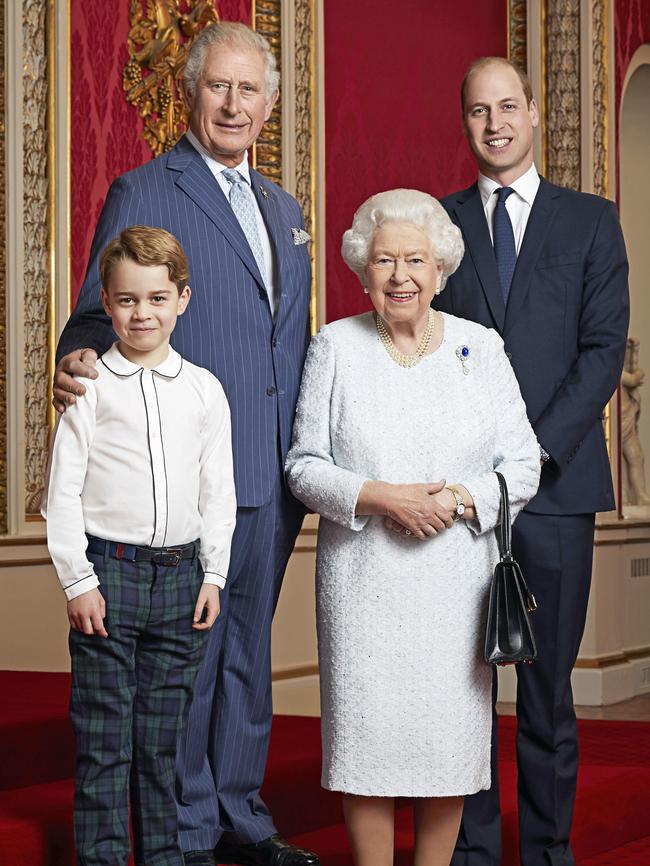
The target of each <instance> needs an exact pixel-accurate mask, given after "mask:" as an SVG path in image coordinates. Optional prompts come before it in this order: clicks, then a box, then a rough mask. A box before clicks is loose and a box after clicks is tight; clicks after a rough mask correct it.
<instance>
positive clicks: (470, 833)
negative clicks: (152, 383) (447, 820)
mask: <svg viewBox="0 0 650 866" xmlns="http://www.w3.org/2000/svg"><path fill="white" fill-rule="evenodd" d="M461 97H462V110H463V123H464V127H465V134H466V136H467V139H468V141H469V145H470V147H471V149H472V153H473V154H474V157H475V159H476V162H477V165H478V169H479V177H478V182H477V183H475V184H474V185H473V186H471V187H470V188H469V189H466V190H463V191H462V192H458V193H455V194H453V195H450V196H448V197H447V198H446V199H444V200H443V202H442V203H443V205H444V206H445V208H446V209H447V211H448V213H449V215H450V216H451V219H452V220H453V221H454V222H455V223H456V224H457V225H458V226H460V228H461V230H462V232H463V238H464V241H465V246H466V252H465V257H464V259H463V262H462V264H461V266H460V268H459V269H458V270H457V271H456V273H455V274H454V275H453V276H452V277H450V279H449V283H448V288H447V291H446V292H445V293H444V294H443V295H441V296H440V298H439V299H437V300H436V301H435V304H436V306H437V307H438V308H439V309H443V310H447V311H449V312H450V313H453V314H454V315H457V316H462V317H464V318H467V319H471V320H473V321H476V322H480V323H481V324H483V325H486V326H487V327H490V328H494V329H495V330H497V331H498V332H499V333H500V334H501V336H502V337H503V339H504V342H505V349H506V353H507V354H508V357H509V358H510V361H511V363H512V366H513V369H514V371H515V374H516V376H517V379H518V381H519V385H520V388H521V392H522V395H523V397H524V400H525V401H526V406H527V410H528V415H529V418H530V421H531V423H532V425H533V428H534V430H535V433H536V435H537V438H538V440H539V444H540V460H541V461H542V464H543V469H542V476H541V482H540V489H539V492H538V494H537V495H536V496H535V498H534V499H533V500H532V501H531V502H530V504H529V505H528V507H527V508H526V509H525V511H524V512H522V513H521V514H520V515H519V517H518V519H517V521H516V523H515V526H514V530H513V548H514V554H515V556H516V557H517V559H518V560H519V562H520V563H521V566H522V569H523V571H524V574H525V575H526V579H527V582H528V584H529V586H530V589H531V591H532V592H533V593H534V595H535V596H536V599H537V602H538V606H539V607H538V610H537V612H536V613H535V615H534V627H535V633H536V637H537V643H538V658H537V660H536V661H535V662H534V663H533V664H532V665H519V666H518V667H517V719H518V732H517V766H518V773H519V784H518V796H519V839H520V858H521V864H522V866H573V864H574V863H575V860H574V858H573V854H572V852H571V847H570V844H569V835H570V831H571V822H572V817H573V806H574V799H575V788H576V777H577V771H578V744H577V738H576V722H575V714H574V710H573V695H572V692H571V681H570V677H571V670H572V668H573V665H574V663H575V660H576V657H577V654H578V649H579V646H580V640H581V638H582V633H583V629H584V624H585V617H586V612H587V601H588V597H589V586H590V581H591V564H592V551H593V539H594V517H595V512H596V511H607V510H609V509H611V508H613V507H614V493H613V489H612V480H611V473H610V467H609V461H608V455H607V448H606V445H605V436H604V432H603V424H602V413H603V410H604V408H605V406H606V405H607V402H608V400H609V399H610V397H611V396H612V394H613V392H614V390H615V388H616V385H617V383H618V381H619V376H620V373H621V369H622V365H623V356H624V352H625V341H626V336H627V326H628V315H629V310H628V286H627V272H628V268H627V259H626V255H625V246H624V243H623V237H622V234H621V229H620V226H619V222H618V218H617V213H616V208H615V206H614V205H613V203H612V202H610V201H607V200H606V199H603V198H600V197H598V196H594V195H587V194H585V193H580V192H575V191H573V190H569V189H563V188H561V187H557V186H554V185H553V184H551V183H548V181H546V180H544V178H541V177H540V176H539V175H538V173H537V171H536V169H535V166H534V164H533V129H534V128H535V127H536V126H537V124H538V122H539V114H538V109H537V105H536V104H535V100H534V99H533V97H532V93H531V90H530V85H529V83H528V80H527V78H526V76H525V74H523V73H522V72H521V71H520V70H518V69H517V68H516V67H515V66H514V65H512V64H511V63H510V62H508V61H507V60H504V59H502V58H494V57H492V58H490V57H488V58H482V59H481V60H478V61H476V62H475V63H474V64H473V65H472V66H471V67H470V69H469V70H468V72H467V74H466V76H465V78H464V80H463V85H462V93H461ZM496 742H497V739H496V716H495V725H494V735H493V773H492V779H493V782H492V788H491V789H490V790H489V791H484V792H481V793H479V794H476V795H474V796H472V797H468V798H467V800H466V803H465V809H464V814H463V821H462V824H461V829H460V834H459V838H458V842H457V846H456V851H455V853H454V857H453V860H452V864H453V866H499V864H500V863H501V831H500V814H499V788H498V779H497V760H496V758H497V756H496Z"/></svg>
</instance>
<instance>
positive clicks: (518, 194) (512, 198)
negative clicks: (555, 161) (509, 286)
mask: <svg viewBox="0 0 650 866" xmlns="http://www.w3.org/2000/svg"><path fill="white" fill-rule="evenodd" d="M508 186H509V187H510V189H513V190H514V191H515V194H514V195H512V194H511V195H509V196H508V198H507V199H506V210H507V211H508V216H509V217H510V222H511V223H512V231H513V233H514V236H515V248H516V250H517V255H519V250H520V249H521V242H522V241H523V239H524V232H525V231H526V226H527V225H528V217H529V216H530V211H531V208H532V206H533V202H534V201H535V196H536V195H537V190H538V189H539V175H538V174H537V169H536V168H535V166H534V165H531V167H530V168H529V169H528V171H527V172H526V173H525V174H522V176H521V177H518V178H517V180H516V181H515V182H514V183H511V184H508ZM478 188H479V192H480V193H481V200H482V202H483V211H484V213H485V219H486V220H487V224H488V228H489V229H490V239H491V241H492V244H493V245H494V226H493V222H494V210H495V208H496V206H497V196H496V195H495V194H494V191H495V190H497V189H500V188H501V185H500V184H498V183H497V182H496V181H494V180H491V179H490V178H489V177H485V175H484V174H479V176H478Z"/></svg>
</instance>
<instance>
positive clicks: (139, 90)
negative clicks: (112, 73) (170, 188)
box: [122, 0, 219, 156]
mask: <svg viewBox="0 0 650 866" xmlns="http://www.w3.org/2000/svg"><path fill="white" fill-rule="evenodd" d="M130 16H131V17H130V21H131V30H130V31H129V39H128V45H129V61H128V63H127V64H126V66H125V67H124V72H123V75H122V86H123V88H124V90H125V91H126V98H127V100H128V101H129V102H130V103H131V104H132V105H135V106H136V108H137V109H138V113H139V114H140V116H141V117H142V118H143V120H144V137H145V140H146V142H147V144H148V145H149V147H150V148H151V151H152V153H153V154H154V156H159V155H160V154H161V153H164V151H166V150H170V149H171V148H172V147H173V146H174V145H175V144H176V142H177V141H178V139H179V138H180V136H181V135H182V134H183V132H184V131H185V129H186V127H187V111H186V108H185V103H184V101H183V95H182V92H181V88H180V82H181V76H182V74H183V69H184V68H185V63H186V62H187V51H188V46H189V44H190V42H191V41H192V39H193V38H194V37H195V36H196V34H197V33H198V32H199V31H200V30H201V29H202V28H203V27H205V26H206V25H207V24H212V23H214V22H215V21H218V20H219V15H218V13H217V11H216V9H215V7H214V4H213V3H212V2H211V0H197V2H195V3H193V4H190V7H189V9H188V8H187V4H186V3H181V0H146V6H145V8H144V9H143V6H142V0H131V11H130Z"/></svg>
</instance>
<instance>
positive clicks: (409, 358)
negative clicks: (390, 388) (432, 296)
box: [375, 308, 435, 367]
mask: <svg viewBox="0 0 650 866" xmlns="http://www.w3.org/2000/svg"><path fill="white" fill-rule="evenodd" d="M434 323H435V314H434V312H433V310H432V309H431V308H429V318H428V321H427V326H426V328H425V329H424V334H423V335H422V339H421V340H420V343H419V344H418V347H417V349H416V350H415V352H414V353H413V354H412V355H405V354H404V352H400V350H399V349H398V348H397V346H396V345H395V343H394V342H393V340H392V339H391V336H390V334H389V333H388V329H387V328H386V325H385V324H384V320H383V319H382V317H381V316H380V315H379V313H375V324H376V325H377V333H378V334H379V339H380V340H381V342H382V343H383V345H384V348H385V349H386V351H387V352H388V354H389V355H390V357H391V358H392V359H393V361H395V363H396V364H399V365H400V367H415V365H416V364H419V363H420V361H421V360H422V358H424V356H425V355H426V353H427V350H428V348H429V344H430V343H431V337H432V336H433V326H434Z"/></svg>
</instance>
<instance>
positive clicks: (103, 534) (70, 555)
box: [42, 343, 236, 600]
mask: <svg viewBox="0 0 650 866" xmlns="http://www.w3.org/2000/svg"><path fill="white" fill-rule="evenodd" d="M97 373H98V378H97V379H80V381H81V382H83V384H84V385H85V387H86V394H85V395H84V396H83V397H80V398H77V401H76V403H75V404H74V405H73V406H69V407H68V408H67V409H66V411H65V414H64V415H62V416H61V417H60V419H59V423H58V426H57V428H56V431H55V436H54V442H53V445H52V453H51V457H50V472H49V479H48V486H47V489H46V491H45V494H44V498H43V507H42V513H43V517H45V518H46V519H47V544H48V547H49V550H50V555H51V556H52V562H53V563H54V565H55V567H56V571H57V574H58V576H59V579H60V581H61V585H62V586H63V589H64V591H65V594H66V596H67V597H68V599H69V600H70V599H72V598H75V597H76V596H78V595H81V593H83V592H87V591H88V590H90V589H92V588H93V587H95V586H98V585H99V580H98V578H97V575H96V574H95V570H94V568H93V565H92V563H91V562H89V560H88V558H87V556H86V547H87V539H86V533H88V534H89V535H95V536H98V537H99V538H103V539H106V540H108V541H117V542H123V543H124V544H133V545H137V546H146V547H176V546H179V545H183V544H188V543H189V542H191V541H194V540H195V539H199V540H200V544H201V549H200V554H199V558H200V561H201V565H202V566H203V570H204V572H205V581H206V583H212V584H215V585H216V586H220V587H223V586H225V582H226V573H227V571H228V564H229V560H230V542H231V538H232V533H233V530H234V527H235V511H236V500H235V484H234V479H233V463H232V443H231V432H230V408H229V406H228V401H227V399H226V395H225V394H224V391H223V388H222V387H221V383H220V382H219V380H218V379H216V378H215V377H214V376H213V375H212V373H210V372H209V371H208V370H205V369H203V367H197V366H195V365H194V364H190V363H189V361H185V360H184V359H183V358H181V356H180V355H179V354H178V352H175V351H174V350H173V349H172V348H171V347H170V349H169V355H168V356H167V359H166V360H165V361H163V363H162V364H159V365H158V366H157V367H154V368H153V369H151V370H148V369H145V368H143V367H139V366H137V365H136V364H133V363H131V361H129V360H127V359H126V358H125V357H124V356H123V355H122V354H121V352H120V350H119V349H118V346H117V343H115V344H113V346H111V348H110V349H109V350H108V351H107V352H106V353H105V354H104V355H102V357H101V358H100V359H99V360H98V362H97Z"/></svg>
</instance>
